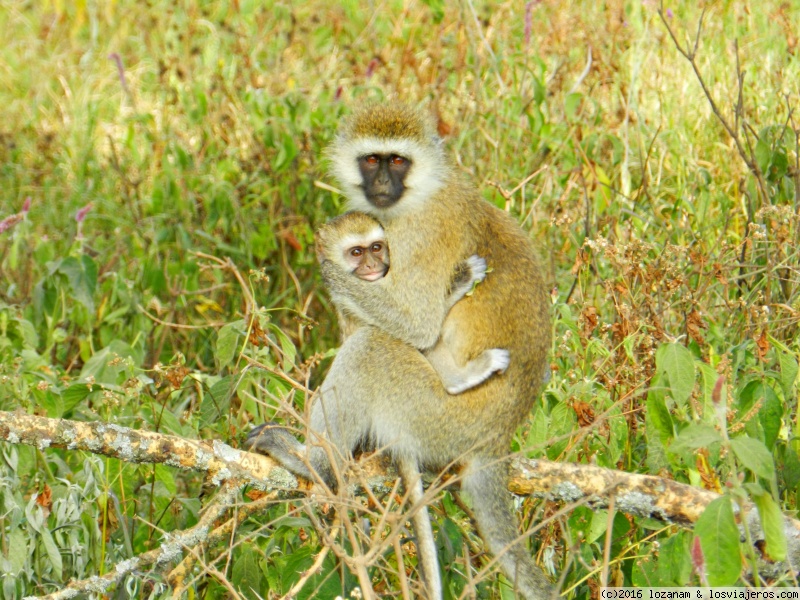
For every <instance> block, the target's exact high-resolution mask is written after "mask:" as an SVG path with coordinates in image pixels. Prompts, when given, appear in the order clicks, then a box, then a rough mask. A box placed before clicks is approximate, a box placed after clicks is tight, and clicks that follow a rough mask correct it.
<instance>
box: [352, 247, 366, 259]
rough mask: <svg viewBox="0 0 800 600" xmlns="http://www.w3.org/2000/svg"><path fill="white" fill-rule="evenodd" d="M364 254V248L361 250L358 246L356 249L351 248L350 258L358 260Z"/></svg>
mask: <svg viewBox="0 0 800 600" xmlns="http://www.w3.org/2000/svg"><path fill="white" fill-rule="evenodd" d="M362 254H364V249H363V248H359V247H358V246H356V247H355V248H350V256H355V257H356V258H358V257H359V256H361V255H362Z"/></svg>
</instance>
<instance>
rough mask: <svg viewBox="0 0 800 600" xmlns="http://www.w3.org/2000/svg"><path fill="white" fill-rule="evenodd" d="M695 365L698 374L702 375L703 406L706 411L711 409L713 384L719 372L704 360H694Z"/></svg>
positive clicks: (712, 404)
mask: <svg viewBox="0 0 800 600" xmlns="http://www.w3.org/2000/svg"><path fill="white" fill-rule="evenodd" d="M695 366H697V368H698V369H700V374H701V376H702V377H703V408H704V410H705V411H706V412H707V411H709V410H713V408H712V407H713V406H714V401H713V399H712V394H713V393H714V386H715V385H716V383H717V379H719V373H717V371H716V370H715V369H714V367H712V366H711V365H709V364H706V363H704V362H699V361H698V362H696V363H695Z"/></svg>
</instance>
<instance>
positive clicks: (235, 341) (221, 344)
mask: <svg viewBox="0 0 800 600" xmlns="http://www.w3.org/2000/svg"><path fill="white" fill-rule="evenodd" d="M243 327H244V321H243V320H241V319H240V320H238V321H234V322H233V323H228V324H227V325H224V326H223V327H222V328H221V329H220V330H219V331H218V332H217V347H216V356H217V362H218V363H219V368H220V369H224V368H225V367H227V366H228V365H229V364H231V362H232V361H233V357H234V355H235V354H236V352H237V350H238V349H239V338H240V337H242V329H243Z"/></svg>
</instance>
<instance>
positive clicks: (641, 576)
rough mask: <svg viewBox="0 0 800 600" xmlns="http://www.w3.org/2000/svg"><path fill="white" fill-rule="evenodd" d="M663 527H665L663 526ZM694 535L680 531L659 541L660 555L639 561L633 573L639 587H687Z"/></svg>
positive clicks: (634, 582)
mask: <svg viewBox="0 0 800 600" xmlns="http://www.w3.org/2000/svg"><path fill="white" fill-rule="evenodd" d="M661 526H662V527H663V525H661ZM692 536H693V534H692V533H691V532H688V531H679V532H678V533H676V534H674V535H673V536H671V537H669V538H667V539H666V540H660V541H659V551H658V554H657V555H656V554H649V555H648V557H647V559H646V560H642V559H640V560H637V561H635V563H634V567H633V570H632V573H631V576H632V579H633V584H634V585H635V586H637V587H680V586H684V585H687V583H688V582H689V578H690V577H691V574H692V562H691V553H690V545H691V542H692Z"/></svg>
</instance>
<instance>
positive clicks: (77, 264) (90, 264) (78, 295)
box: [58, 255, 97, 312]
mask: <svg viewBox="0 0 800 600" xmlns="http://www.w3.org/2000/svg"><path fill="white" fill-rule="evenodd" d="M58 271H59V272H60V273H62V274H64V275H66V276H67V280H68V281H69V285H70V287H71V288H72V295H73V297H74V298H75V299H76V300H77V301H78V302H80V303H81V304H83V305H84V306H85V307H86V309H87V310H88V311H90V312H94V292H95V288H96V287H97V264H96V263H95V262H94V261H93V260H92V259H91V258H90V257H88V256H86V255H84V256H81V258H80V260H78V259H77V258H75V257H74V256H68V257H67V258H65V259H64V260H62V261H61V263H60V264H59V265H58Z"/></svg>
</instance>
